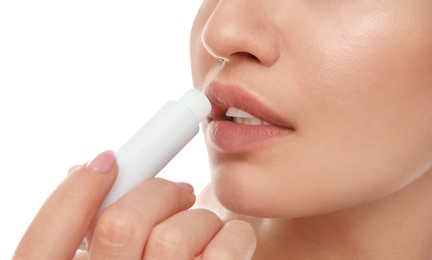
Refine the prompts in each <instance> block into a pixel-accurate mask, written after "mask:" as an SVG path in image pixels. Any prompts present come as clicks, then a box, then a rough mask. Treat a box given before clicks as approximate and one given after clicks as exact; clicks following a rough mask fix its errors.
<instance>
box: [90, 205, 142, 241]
mask: <svg viewBox="0 0 432 260" xmlns="http://www.w3.org/2000/svg"><path fill="white" fill-rule="evenodd" d="M139 225H140V222H139V220H138V218H137V217H136V216H135V214H133V212H130V210H129V211H128V210H124V209H122V210H118V209H110V208H109V209H107V210H106V211H105V212H103V213H102V215H101V216H100V217H99V219H98V221H97V223H96V226H95V231H94V236H93V243H96V241H97V243H98V244H102V245H105V246H119V247H121V246H123V245H127V244H129V243H131V242H133V241H134V239H135V237H136V234H137V231H138V230H140V228H138V227H139Z"/></svg>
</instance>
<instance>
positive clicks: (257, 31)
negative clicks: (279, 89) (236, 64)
mask: <svg viewBox="0 0 432 260" xmlns="http://www.w3.org/2000/svg"><path fill="white" fill-rule="evenodd" d="M236 2H237V4H236ZM240 2H244V1H221V2H219V4H218V6H217V7H216V8H215V9H214V11H213V13H212V15H211V16H210V18H209V19H208V20H207V23H206V25H205V27H204V30H203V33H202V42H203V45H204V47H205V48H206V50H207V52H208V53H209V54H211V55H212V56H213V57H214V58H215V59H217V60H220V61H222V62H230V61H232V60H234V59H238V58H241V59H248V60H251V61H258V62H260V63H261V64H263V65H264V66H271V65H273V64H274V63H276V61H277V60H278V59H279V56H280V48H279V45H280V44H279V42H278V37H277V34H276V33H275V30H274V29H273V28H272V25H271V23H269V22H267V21H266V19H265V18H263V17H262V16H263V15H258V16H257V15H248V10H247V9H246V8H247V4H246V5H245V4H241V3H240ZM254 8H255V9H256V7H254ZM254 11H255V12H256V10H254ZM262 18H263V19H262Z"/></svg>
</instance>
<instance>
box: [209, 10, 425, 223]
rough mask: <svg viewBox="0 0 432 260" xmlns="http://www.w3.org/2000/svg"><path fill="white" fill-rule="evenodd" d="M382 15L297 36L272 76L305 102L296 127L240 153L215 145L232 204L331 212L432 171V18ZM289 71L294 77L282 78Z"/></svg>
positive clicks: (279, 88) (250, 210)
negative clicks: (274, 143) (417, 21)
mask: <svg viewBox="0 0 432 260" xmlns="http://www.w3.org/2000/svg"><path fill="white" fill-rule="evenodd" d="M378 18H379V19H378ZM378 18H377V20H375V24H373V23H372V22H373V21H374V20H370V19H369V20H368V21H367V23H365V24H363V25H361V24H360V25H359V27H358V28H357V29H356V30H353V31H351V30H349V29H348V28H347V30H346V31H343V30H342V31H339V33H335V30H334V28H338V27H335V26H336V25H334V26H330V25H328V27H326V28H324V27H319V28H316V29H315V30H316V31H313V29H311V30H305V31H307V34H305V35H298V36H299V37H297V38H298V39H302V43H300V42H299V43H298V44H296V43H295V42H293V41H292V40H291V44H293V45H292V46H291V47H292V48H291V49H292V50H294V51H295V52H296V53H295V55H291V56H290V57H289V59H286V60H284V61H283V62H284V63H283V66H281V65H279V66H280V70H279V73H278V74H277V75H279V76H276V77H273V78H272V79H273V80H277V81H278V82H272V83H274V84H269V85H272V86H275V87H274V89H272V90H273V91H272V92H274V93H277V96H275V97H274V100H277V103H278V104H277V105H278V106H279V107H281V108H283V109H285V110H286V111H289V113H292V111H294V110H295V111H296V113H297V114H296V120H297V121H298V122H297V125H298V126H299V128H298V129H297V130H298V131H297V136H296V138H295V141H294V142H292V141H289V140H281V142H280V145H279V146H278V147H274V148H271V149H267V150H265V151H259V152H257V153H254V154H247V155H241V156H240V155H227V154H221V153H219V152H217V151H214V150H212V148H211V147H209V151H210V158H211V161H212V168H213V175H212V176H213V177H212V178H213V184H214V185H215V191H216V194H217V195H218V198H219V199H220V200H221V202H222V203H223V204H224V205H225V206H227V207H228V208H231V209H233V210H235V211H238V212H240V213H245V214H252V215H256V216H269V217H298V216H304V215H310V214H318V213H324V212H327V211H331V210H337V209H342V208H346V207H351V206H353V205H358V204H362V203H366V202H369V201H372V200H376V199H378V198H380V197H383V196H385V195H388V194H389V193H392V192H395V191H397V190H399V189H401V188H402V187H404V186H406V185H408V184H409V183H411V182H412V181H414V180H415V179H417V178H418V177H420V176H421V175H422V174H425V173H426V172H427V171H430V169H431V167H432V113H431V111H432V102H431V100H432V51H431V50H432V33H430V34H425V31H424V29H425V28H429V27H431V26H430V25H426V24H423V25H414V24H411V25H404V26H405V27H400V26H399V25H397V23H396V22H390V21H389V20H386V21H384V20H382V17H378ZM430 22H432V21H430ZM371 23H372V24H371ZM316 24H321V25H322V26H326V25H325V24H324V23H316ZM395 24H396V25H395ZM315 27H316V26H315ZM339 28H340V26H339ZM415 28H423V29H418V31H416V30H417V29H415ZM407 31H409V32H411V33H412V35H411V37H407V36H406V33H405V32H407ZM311 35H313V36H311ZM311 37H315V38H313V39H312V38H311ZM415 37H417V38H415ZM294 38H295V37H294ZM305 39H306V40H305ZM317 41H319V42H320V46H319V48H317V46H316V45H313V44H314V43H316V42H317ZM305 42H306V43H308V42H309V43H311V45H307V44H305ZM293 46H296V47H297V48H294V47H293ZM299 46H301V47H299ZM287 49H288V47H287ZM287 68H290V71H293V73H292V74H290V77H287V74H286V71H287ZM287 78H290V79H289V80H290V82H289V86H287V85H284V84H280V83H281V82H282V83H283V82H286V81H287ZM293 86H296V87H293ZM269 95H270V94H269ZM293 97H295V98H294V99H293ZM287 100H289V102H287Z"/></svg>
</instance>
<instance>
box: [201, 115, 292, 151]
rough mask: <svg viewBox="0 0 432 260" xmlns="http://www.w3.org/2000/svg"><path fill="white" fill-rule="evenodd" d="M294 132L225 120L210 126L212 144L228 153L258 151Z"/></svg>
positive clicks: (271, 126) (209, 133)
mask: <svg viewBox="0 0 432 260" xmlns="http://www.w3.org/2000/svg"><path fill="white" fill-rule="evenodd" d="M293 132H294V130H293V129H289V128H282V127H278V126H274V125H244V124H237V123H234V122H231V121H224V120H213V121H211V122H210V123H209V125H208V135H209V138H210V140H211V142H212V143H213V144H214V145H216V147H217V148H219V149H220V150H222V151H224V152H228V153H241V152H250V151H253V150H257V149H260V148H263V147H264V146H267V145H270V144H271V143H272V142H274V141H276V139H277V138H280V137H285V136H289V135H291V134H292V133H293Z"/></svg>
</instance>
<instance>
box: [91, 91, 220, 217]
mask: <svg viewBox="0 0 432 260" xmlns="http://www.w3.org/2000/svg"><path fill="white" fill-rule="evenodd" d="M210 111H211V104H210V102H209V100H208V99H207V97H206V96H205V95H204V94H203V93H201V92H200V91H198V90H195V89H191V90H189V91H188V92H186V93H185V94H184V95H183V96H182V97H181V98H180V99H179V100H178V101H169V102H168V103H166V104H165V106H163V107H162V108H161V109H160V110H159V111H158V112H157V113H156V114H155V115H154V116H153V117H152V118H151V119H150V120H149V121H148V122H147V123H145V124H144V125H143V126H142V127H141V129H139V130H138V132H137V133H135V134H134V135H133V136H132V137H131V138H130V139H129V140H128V141H127V142H126V143H125V144H124V145H123V146H122V147H121V148H120V149H119V150H118V151H117V153H116V157H117V163H118V167H119V173H118V176H117V179H116V181H115V183H114V185H113V186H112V188H111V191H110V192H109V193H108V195H107V196H106V198H105V200H104V202H103V203H102V205H101V207H100V211H102V210H104V209H105V208H106V207H108V206H109V205H111V204H112V203H114V202H115V201H116V200H118V199H119V198H120V197H121V196H123V195H124V194H125V193H126V192H128V191H129V190H131V189H132V188H133V187H135V186H136V185H137V184H139V183H141V182H143V181H145V180H146V179H149V178H151V177H154V176H156V175H157V173H159V171H160V170H162V168H163V167H165V165H167V164H168V163H169V162H170V161H171V159H172V158H174V156H176V155H177V153H178V152H180V150H181V149H182V148H183V147H184V146H185V145H186V144H187V143H189V141H191V140H192V138H193V137H194V136H195V135H196V134H197V133H198V132H199V124H200V122H201V121H202V120H203V119H205V118H206V117H207V115H208V114H209V113H210Z"/></svg>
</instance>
